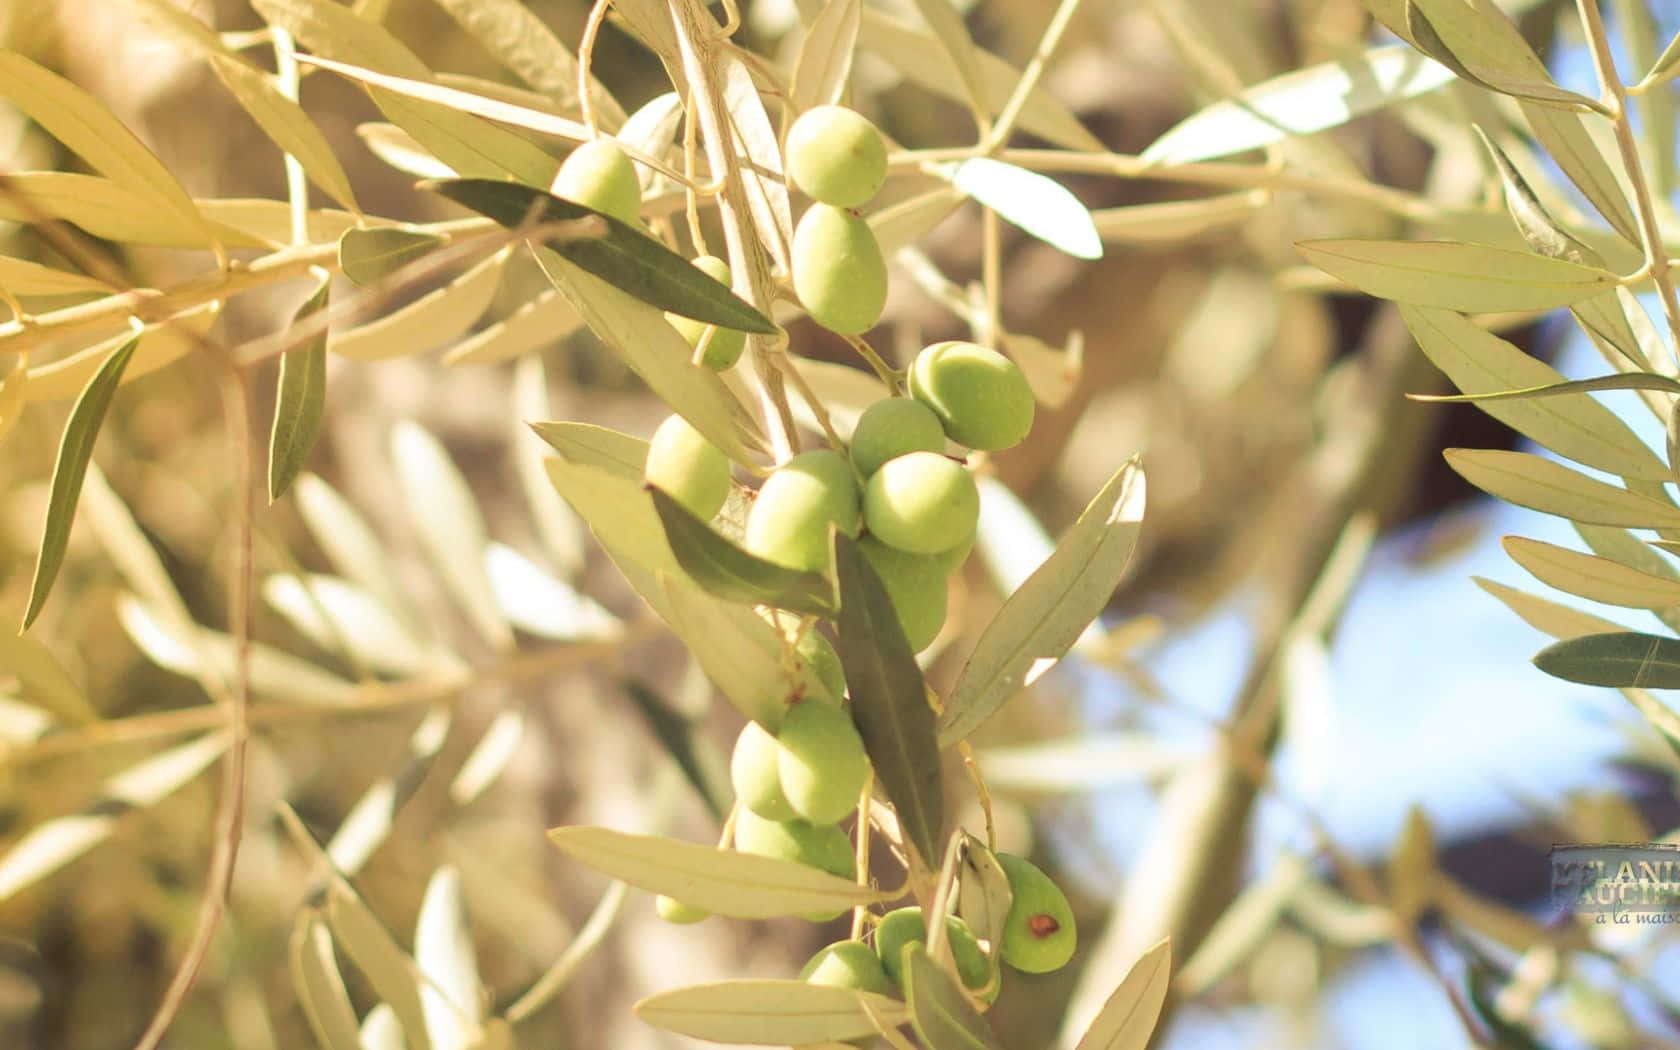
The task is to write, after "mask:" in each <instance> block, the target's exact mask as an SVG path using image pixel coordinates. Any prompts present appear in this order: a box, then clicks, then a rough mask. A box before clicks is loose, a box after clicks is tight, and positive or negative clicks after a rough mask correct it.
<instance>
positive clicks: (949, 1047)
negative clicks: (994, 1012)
mask: <svg viewBox="0 0 1680 1050" xmlns="http://www.w3.org/2000/svg"><path fill="white" fill-rule="evenodd" d="M899 972H900V973H902V974H903V975H904V1002H905V1004H906V1005H907V1006H909V1007H910V1024H911V1025H912V1026H913V1027H914V1028H915V1029H916V1034H917V1035H918V1036H920V1037H921V1040H922V1045H923V1046H924V1047H926V1048H927V1050H1003V1047H1002V1045H1001V1044H1000V1043H999V1042H998V1041H997V1036H995V1035H993V1034H992V1030H991V1028H989V1027H988V1026H987V1025H986V1019H985V1018H984V1017H981V1016H980V1014H979V1012H978V1011H976V1010H975V1009H974V1005H973V1004H972V1003H970V1002H969V1001H968V997H967V996H965V995H964V994H963V993H962V990H961V989H960V988H958V987H957V982H956V981H955V980H953V979H952V977H951V975H950V974H948V973H946V972H945V971H944V970H942V969H940V968H939V964H937V963H935V962H934V961H933V959H932V958H930V957H929V956H928V953H927V950H926V949H925V948H924V947H923V946H922V944H921V943H920V942H919V941H911V942H910V943H909V944H906V945H905V946H904V965H903V968H902V969H901V970H900V971H899Z"/></svg>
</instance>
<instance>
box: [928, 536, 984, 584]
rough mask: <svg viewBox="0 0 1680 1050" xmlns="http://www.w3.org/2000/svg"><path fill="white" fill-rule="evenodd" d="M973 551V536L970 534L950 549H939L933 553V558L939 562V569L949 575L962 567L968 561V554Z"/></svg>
mask: <svg viewBox="0 0 1680 1050" xmlns="http://www.w3.org/2000/svg"><path fill="white" fill-rule="evenodd" d="M973 553H974V537H973V536H970V537H969V538H968V539H967V540H966V541H964V542H962V543H959V544H957V545H956V546H955V547H952V548H951V549H950V550H948V551H940V552H939V553H938V554H935V555H934V556H933V559H934V561H936V562H938V563H939V571H940V572H943V573H944V574H945V575H946V576H950V575H951V574H952V573H954V572H956V571H957V570H958V569H960V568H962V567H963V565H964V563H966V562H967V561H968V556H969V555H970V554H973Z"/></svg>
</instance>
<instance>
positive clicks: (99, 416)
mask: <svg viewBox="0 0 1680 1050" xmlns="http://www.w3.org/2000/svg"><path fill="white" fill-rule="evenodd" d="M138 345H140V337H139V336H138V335H136V336H133V337H131V338H130V339H129V340H128V342H126V343H124V344H123V345H121V346H119V347H117V349H116V350H115V351H114V352H113V353H112V354H111V356H110V357H107V358H106V359H105V363H104V364H102V365H100V366H99V371H98V372H95V373H94V376H93V378H92V379H91V380H89V381H88V385H87V386H86V387H85V388H83V390H82V395H81V396H80V397H78V398H77V399H76V405H75V407H74V408H72V409H71V410H70V419H69V421H68V422H66V423H65V424H64V436H63V438H62V439H60V441H59V445H58V461H57V462H56V463H54V464H53V480H52V493H51V495H50V496H48V498H47V521H46V527H45V528H44V529H43V530H42V534H41V552H40V555H39V556H38V557H37V559H36V561H35V579H34V580H33V581H32V582H31V583H30V585H29V607H28V608H27V609H26V610H25V611H24V614H23V629H24V630H28V629H29V625H30V624H32V623H34V622H35V617H37V616H39V615H40V613H41V606H42V605H43V604H45V603H46V600H47V595H48V594H50V593H52V586H53V581H54V580H55V579H57V577H58V569H59V566H60V565H62V564H63V563H64V552H65V549H66V548H67V547H68V545H69V543H70V525H71V523H72V522H73V521H75V519H76V501H77V500H78V499H79V498H80V496H81V494H82V478H83V477H85V476H86V475H87V467H88V462H89V461H90V460H91V459H92V458H93V444H94V441H95V440H96V439H97V438H98V437H99V428H100V427H101V426H103V425H104V423H105V411H106V409H108V408H110V407H111V398H112V396H113V395H114V394H115V393H116V391H117V385H118V384H119V383H121V382H122V373H123V369H124V368H126V367H128V359H129V358H130V357H132V356H133V355H134V348H135V347H136V346H138Z"/></svg>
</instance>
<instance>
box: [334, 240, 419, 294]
mask: <svg viewBox="0 0 1680 1050" xmlns="http://www.w3.org/2000/svg"><path fill="white" fill-rule="evenodd" d="M444 243H445V241H444V238H442V237H440V236H438V235H437V234H435V233H426V232H424V231H422V230H405V229H403V228H402V227H400V226H372V227H364V226H354V227H351V228H350V229H348V230H345V231H344V233H343V235H342V236H340V237H339V239H338V268H339V270H341V271H342V272H343V273H344V276H346V277H348V278H350V280H351V281H352V282H354V283H355V284H358V285H362V286H364V287H365V286H367V285H369V284H372V283H373V282H374V281H377V280H379V279H380V278H381V277H385V276H387V275H389V274H391V273H394V272H395V271H397V270H399V269H401V268H402V267H403V265H404V264H406V263H410V262H413V261H414V260H415V259H418V258H420V257H421V256H423V255H425V254H426V253H428V252H430V251H431V250H432V249H434V248H437V247H440V246H441V245H443V244H444Z"/></svg>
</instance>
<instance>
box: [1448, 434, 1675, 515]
mask: <svg viewBox="0 0 1680 1050" xmlns="http://www.w3.org/2000/svg"><path fill="white" fill-rule="evenodd" d="M1443 455H1444V456H1445V457H1446V460H1447V465H1448V466H1450V467H1452V469H1453V470H1455V471H1457V472H1458V474H1459V476H1460V477H1462V478H1463V479H1464V480H1466V481H1468V482H1469V483H1470V484H1472V485H1474V486H1476V487H1477V488H1479V489H1481V490H1482V491H1483V492H1486V493H1488V494H1489V495H1491V496H1498V497H1499V498H1500V499H1502V500H1504V501H1505V502H1507V503H1515V504H1516V505H1517V506H1519V507H1527V508H1529V509H1530V510H1537V511H1540V512H1541V513H1543V514H1556V515H1558V516H1559V517H1564V518H1569V519H1570V520H1572V521H1583V522H1586V523H1588V524H1590V525H1621V526H1624V527H1626V528H1631V529H1638V528H1652V529H1669V528H1680V508H1676V507H1675V506H1674V504H1672V503H1666V502H1661V501H1658V500H1655V499H1652V498H1651V497H1649V496H1641V495H1639V494H1637V493H1634V492H1629V491H1628V490H1627V489H1623V488H1617V487H1616V486H1614V485H1607V484H1605V483H1604V482H1602V481H1597V480H1594V479H1593V478H1589V477H1587V476H1586V475H1585V474H1582V473H1581V472H1580V471H1576V470H1571V469H1569V468H1568V467H1566V466H1564V465H1562V464H1561V463H1554V462H1552V461H1551V460H1549V459H1545V458H1544V457H1541V456H1536V455H1534V454H1533V453H1530V452H1507V451H1504V450H1503V449H1469V448H1449V449H1447V450H1446V452H1444V453H1443Z"/></svg>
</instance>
